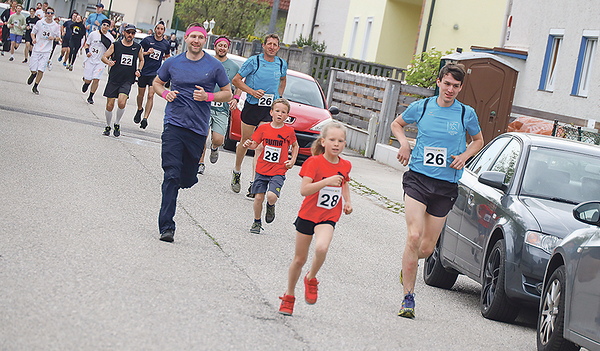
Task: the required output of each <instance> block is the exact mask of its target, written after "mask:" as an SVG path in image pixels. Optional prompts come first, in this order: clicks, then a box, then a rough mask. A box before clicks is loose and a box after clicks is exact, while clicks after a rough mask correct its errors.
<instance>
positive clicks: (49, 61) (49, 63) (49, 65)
mask: <svg viewBox="0 0 600 351" xmlns="http://www.w3.org/2000/svg"><path fill="white" fill-rule="evenodd" d="M48 71H52V60H51V59H50V60H48Z"/></svg>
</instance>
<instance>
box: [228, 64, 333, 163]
mask: <svg viewBox="0 0 600 351" xmlns="http://www.w3.org/2000/svg"><path fill="white" fill-rule="evenodd" d="M228 57H229V55H228ZM245 97H246V93H243V94H242V95H240V102H239V103H238V109H237V110H235V111H233V112H232V114H231V119H230V121H229V129H228V131H227V135H226V136H225V143H224V145H223V147H224V148H225V149H227V150H231V151H233V150H235V147H236V144H237V142H238V141H240V139H241V129H242V124H241V116H240V112H241V110H242V109H243V107H244V102H245V100H246V99H245ZM283 97H284V98H286V99H288V100H289V101H290V105H291V108H290V114H289V117H288V118H287V119H286V120H285V123H286V124H288V125H290V126H291V127H292V128H294V130H295V132H296V139H297V140H298V144H299V146H300V151H299V153H298V161H299V162H301V161H303V160H305V159H307V158H308V157H310V156H311V152H310V146H311V145H312V143H313V141H314V140H316V139H317V138H318V137H319V133H320V132H321V128H323V126H324V125H325V124H326V123H327V122H329V121H331V120H332V115H335V114H337V113H339V109H338V108H337V107H335V106H333V107H330V108H329V109H328V108H327V102H326V100H325V95H324V94H323V90H321V87H320V86H319V83H318V82H317V81H316V80H315V79H314V78H313V77H311V76H309V75H308V74H304V73H301V72H298V71H294V70H291V69H288V70H287V82H286V86H285V91H284V92H283Z"/></svg>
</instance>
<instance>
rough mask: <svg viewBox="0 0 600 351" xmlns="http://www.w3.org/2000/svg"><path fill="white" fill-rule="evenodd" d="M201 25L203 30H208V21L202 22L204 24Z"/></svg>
mask: <svg viewBox="0 0 600 351" xmlns="http://www.w3.org/2000/svg"><path fill="white" fill-rule="evenodd" d="M202 25H203V26H204V29H206V30H208V20H204V23H202Z"/></svg>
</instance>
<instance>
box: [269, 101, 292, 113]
mask: <svg viewBox="0 0 600 351" xmlns="http://www.w3.org/2000/svg"><path fill="white" fill-rule="evenodd" d="M275 104H282V105H285V106H287V109H288V110H287V113H290V109H291V108H292V107H291V106H290V102H289V101H288V100H287V99H286V98H279V99H276V100H275V101H273V103H272V104H271V110H272V109H273V108H274V107H275Z"/></svg>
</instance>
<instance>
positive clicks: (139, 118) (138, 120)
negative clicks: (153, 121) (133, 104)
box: [133, 109, 144, 123]
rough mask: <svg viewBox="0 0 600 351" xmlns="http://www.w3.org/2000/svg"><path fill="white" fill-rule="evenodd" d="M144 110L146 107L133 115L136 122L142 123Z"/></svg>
mask: <svg viewBox="0 0 600 351" xmlns="http://www.w3.org/2000/svg"><path fill="white" fill-rule="evenodd" d="M143 112H144V109H141V110H137V112H136V113H135V117H133V122H134V123H140V121H141V120H142V113H143Z"/></svg>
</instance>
